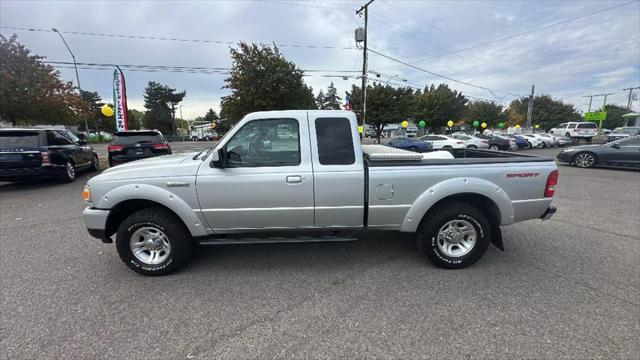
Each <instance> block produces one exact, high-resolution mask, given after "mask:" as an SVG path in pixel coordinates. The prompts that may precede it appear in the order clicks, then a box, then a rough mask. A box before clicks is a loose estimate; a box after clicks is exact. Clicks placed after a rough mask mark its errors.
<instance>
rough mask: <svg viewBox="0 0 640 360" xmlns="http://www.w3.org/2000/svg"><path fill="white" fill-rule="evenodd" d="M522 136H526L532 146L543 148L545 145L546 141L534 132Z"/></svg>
mask: <svg viewBox="0 0 640 360" xmlns="http://www.w3.org/2000/svg"><path fill="white" fill-rule="evenodd" d="M522 136H524V137H526V138H527V140H528V141H529V143H530V144H531V147H532V148H542V147H544V143H543V142H542V140H541V139H540V138H538V137H536V136H533V135H532V134H523V135H522Z"/></svg>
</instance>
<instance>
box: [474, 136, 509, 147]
mask: <svg viewBox="0 0 640 360" xmlns="http://www.w3.org/2000/svg"><path fill="white" fill-rule="evenodd" d="M475 136H477V137H479V138H481V139H485V140H489V149H490V150H503V151H506V150H515V149H517V148H518V145H516V142H515V140H512V139H509V138H506V137H504V136H503V135H496V134H476V135H475Z"/></svg>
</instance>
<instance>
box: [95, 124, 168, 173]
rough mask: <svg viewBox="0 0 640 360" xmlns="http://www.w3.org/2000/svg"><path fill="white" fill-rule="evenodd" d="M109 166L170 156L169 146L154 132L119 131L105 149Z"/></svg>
mask: <svg viewBox="0 0 640 360" xmlns="http://www.w3.org/2000/svg"><path fill="white" fill-rule="evenodd" d="M107 151H108V153H109V166H115V165H118V164H123V163H126V162H129V161H134V160H140V159H145V158H148V157H153V156H161V155H168V154H171V146H170V145H169V143H168V142H167V141H166V140H165V138H164V136H162V134H161V133H160V132H159V131H156V130H135V131H120V132H117V133H115V134H114V135H113V141H112V142H111V143H110V144H109V146H108V147H107Z"/></svg>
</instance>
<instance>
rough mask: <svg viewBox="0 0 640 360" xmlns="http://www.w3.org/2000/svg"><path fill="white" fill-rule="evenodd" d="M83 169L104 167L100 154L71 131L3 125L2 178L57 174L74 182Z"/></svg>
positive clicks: (0, 131)
mask: <svg viewBox="0 0 640 360" xmlns="http://www.w3.org/2000/svg"><path fill="white" fill-rule="evenodd" d="M83 170H90V171H99V170H100V162H99V160H98V154H96V152H95V151H94V150H93V148H92V147H90V146H89V145H87V142H86V141H84V140H81V139H79V138H78V137H77V136H75V135H74V134H73V133H72V132H71V131H68V130H59V129H39V128H38V129H35V128H2V129H0V181H20V180H29V179H37V178H42V177H53V178H56V179H58V180H60V181H62V182H71V181H73V180H74V179H75V177H76V174H77V173H78V172H80V171H83Z"/></svg>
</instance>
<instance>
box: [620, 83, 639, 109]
mask: <svg viewBox="0 0 640 360" xmlns="http://www.w3.org/2000/svg"><path fill="white" fill-rule="evenodd" d="M638 89H640V86H636V87H628V88H626V89H622V91H629V100H628V101H627V109H629V110H631V96H633V90H638Z"/></svg>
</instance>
